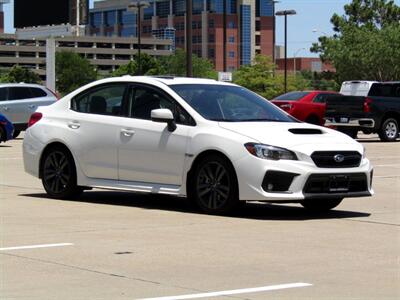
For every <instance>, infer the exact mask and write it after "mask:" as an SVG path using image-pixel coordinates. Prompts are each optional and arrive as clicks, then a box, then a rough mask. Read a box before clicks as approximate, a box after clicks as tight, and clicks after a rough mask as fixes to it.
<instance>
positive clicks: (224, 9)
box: [222, 0, 227, 72]
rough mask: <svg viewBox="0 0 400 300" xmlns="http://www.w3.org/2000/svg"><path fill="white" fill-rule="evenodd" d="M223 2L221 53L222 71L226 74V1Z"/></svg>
mask: <svg viewBox="0 0 400 300" xmlns="http://www.w3.org/2000/svg"><path fill="white" fill-rule="evenodd" d="M223 1H224V5H223V11H224V12H223V18H222V23H223V27H222V28H223V29H222V30H223V39H224V40H223V42H222V51H223V52H224V53H223V56H222V57H223V60H224V62H223V71H224V72H226V1H227V0H223Z"/></svg>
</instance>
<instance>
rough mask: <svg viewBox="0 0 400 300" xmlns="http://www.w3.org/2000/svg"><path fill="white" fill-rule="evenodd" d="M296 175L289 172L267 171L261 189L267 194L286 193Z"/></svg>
mask: <svg viewBox="0 0 400 300" xmlns="http://www.w3.org/2000/svg"><path fill="white" fill-rule="evenodd" d="M298 175H299V174H295V173H289V172H280V171H267V173H266V174H265V177H264V180H263V183H262V188H263V190H264V191H266V192H268V193H274V192H287V191H288V190H289V187H290V185H291V184H292V182H293V179H294V178H295V177H296V176H298Z"/></svg>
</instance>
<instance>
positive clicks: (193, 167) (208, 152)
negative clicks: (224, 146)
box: [185, 149, 239, 196]
mask: <svg viewBox="0 0 400 300" xmlns="http://www.w3.org/2000/svg"><path fill="white" fill-rule="evenodd" d="M210 155H218V156H220V157H222V158H224V159H226V161H227V162H228V163H229V164H230V165H231V167H232V169H233V172H234V174H233V175H234V177H235V179H236V184H237V188H238V192H239V182H238V176H237V171H236V169H235V166H234V165H233V163H232V161H231V159H230V158H229V157H228V156H227V155H226V154H225V153H223V152H222V151H219V150H216V149H208V150H204V151H202V152H200V153H199V154H197V156H196V157H195V159H194V160H193V162H192V164H191V166H190V169H189V171H188V172H187V173H186V178H185V180H186V194H187V196H189V193H191V188H192V185H191V178H192V177H193V175H194V171H195V170H196V167H197V165H198V164H199V163H200V162H201V160H202V159H204V158H205V157H207V156H210Z"/></svg>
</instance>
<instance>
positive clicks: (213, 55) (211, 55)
mask: <svg viewBox="0 0 400 300" xmlns="http://www.w3.org/2000/svg"><path fill="white" fill-rule="evenodd" d="M208 57H209V58H214V57H215V49H214V48H209V49H208Z"/></svg>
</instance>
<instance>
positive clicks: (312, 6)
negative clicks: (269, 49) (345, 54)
mask: <svg viewBox="0 0 400 300" xmlns="http://www.w3.org/2000/svg"><path fill="white" fill-rule="evenodd" d="M13 2H14V1H13V0H12V1H11V2H10V4H5V5H4V15H5V32H6V33H13V32H14V28H13V22H14V21H13ZM90 3H91V6H92V5H93V0H90ZM349 3H351V0H280V1H279V3H277V4H276V11H279V10H284V9H294V10H295V11H296V12H297V15H294V16H288V57H293V56H294V54H295V53H297V55H296V56H297V57H300V56H302V57H310V56H311V57H312V56H317V55H316V54H314V53H310V51H309V50H310V47H311V45H312V43H314V42H317V41H318V37H319V36H321V35H325V34H327V35H332V34H333V31H332V24H331V23H330V18H331V17H332V15H333V14H334V13H337V14H339V15H343V14H344V10H343V7H344V5H345V4H349ZM395 3H396V4H398V5H400V0H396V1H395ZM283 20H284V18H283V17H277V19H276V43H277V44H278V45H283V44H284V22H283ZM313 30H317V32H313Z"/></svg>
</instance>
